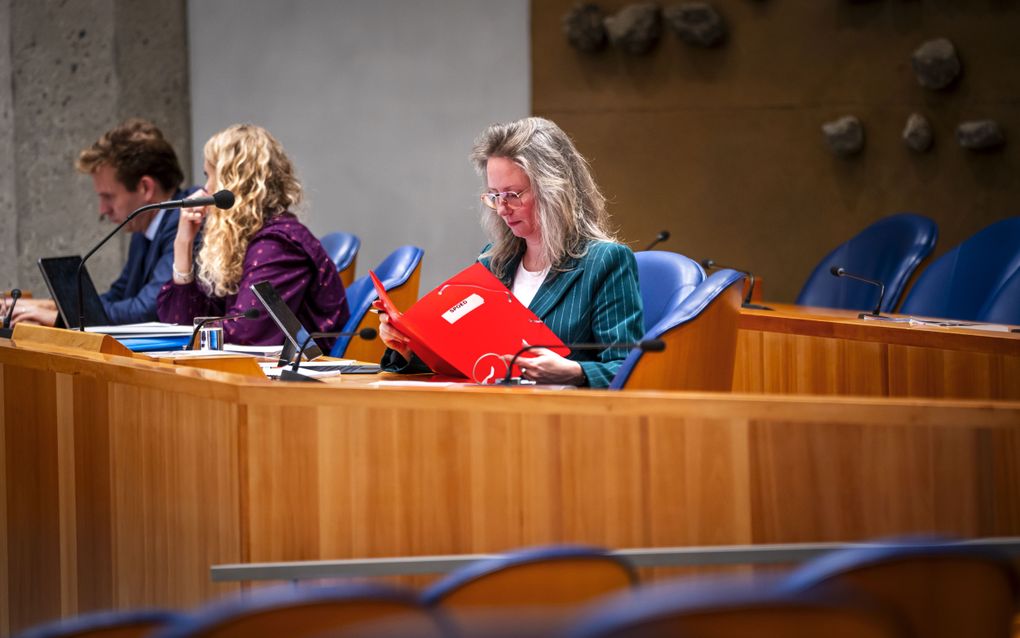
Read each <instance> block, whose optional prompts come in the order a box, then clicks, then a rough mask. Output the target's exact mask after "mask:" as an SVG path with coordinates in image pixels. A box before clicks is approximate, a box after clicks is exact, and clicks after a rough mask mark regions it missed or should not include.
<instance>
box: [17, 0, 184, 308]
mask: <svg viewBox="0 0 1020 638" xmlns="http://www.w3.org/2000/svg"><path fill="white" fill-rule="evenodd" d="M185 22H186V20H185V4H184V0H77V1H76V2H66V1H59V0H0V228H2V229H3V231H2V233H0V251H2V252H0V289H6V288H9V287H12V286H21V287H22V288H27V289H30V290H31V291H32V292H33V293H34V294H36V295H38V296H45V295H46V290H45V285H44V284H43V282H42V279H41V277H40V276H39V272H38V268H37V267H36V265H35V262H36V260H37V259H38V258H39V257H43V256H48V255H65V254H75V253H78V254H81V253H84V252H85V251H86V250H87V249H88V248H89V247H91V245H93V244H94V243H95V242H96V241H98V240H99V239H100V238H101V237H102V236H104V235H105V234H106V233H107V232H109V230H110V226H109V225H107V224H104V223H100V222H99V221H98V214H97V212H96V211H97V207H96V201H95V196H94V194H93V191H92V183H91V180H90V179H89V177H88V176H86V175H79V174H78V173H76V172H75V170H74V160H75V158H76V157H77V155H78V152H79V151H80V150H81V149H82V148H83V147H85V146H87V145H89V144H91V143H92V142H93V141H95V139H96V138H98V137H99V136H100V135H101V134H102V133H103V131H105V130H106V129H108V128H110V127H111V126H113V125H114V124H116V123H117V122H119V121H121V120H123V119H125V118H128V117H135V116H140V117H147V118H149V119H152V120H154V121H155V122H156V123H157V124H159V125H160V126H161V127H163V129H164V131H165V132H166V133H167V135H168V136H169V138H170V140H171V142H172V143H173V144H174V146H175V147H176V148H177V151H178V153H179V154H180V156H181V159H182V161H183V162H184V163H185V165H186V164H187V161H186V159H187V157H188V156H190V154H191V150H190V147H189V143H190V120H189V113H188V110H189V109H188V107H189V100H188V81H187V54H186V47H187V41H186V32H185V28H184V25H185ZM185 170H187V166H185ZM126 240H127V238H126V237H122V238H119V239H118V240H114V241H113V242H112V243H111V244H110V245H108V246H107V247H106V249H104V250H103V251H102V252H100V253H98V254H97V255H96V256H95V257H94V258H93V259H92V260H90V262H89V270H90V271H91V272H92V275H93V278H94V279H95V281H96V286H97V287H98V288H99V289H100V290H105V289H106V288H107V287H108V285H109V283H110V282H112V281H113V279H114V278H115V277H116V275H117V274H118V273H119V271H120V268H121V266H122V264H123V262H124V258H125V256H126V245H127V241H126Z"/></svg>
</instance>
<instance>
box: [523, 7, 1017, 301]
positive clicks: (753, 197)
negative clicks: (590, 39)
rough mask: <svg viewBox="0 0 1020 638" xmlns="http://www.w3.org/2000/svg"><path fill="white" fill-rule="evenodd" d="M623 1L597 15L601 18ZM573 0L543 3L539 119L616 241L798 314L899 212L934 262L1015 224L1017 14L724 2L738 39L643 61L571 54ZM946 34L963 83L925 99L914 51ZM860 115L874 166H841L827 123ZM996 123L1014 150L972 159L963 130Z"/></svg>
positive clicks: (536, 46) (663, 52) (668, 49)
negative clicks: (852, 252) (845, 251)
mask: <svg viewBox="0 0 1020 638" xmlns="http://www.w3.org/2000/svg"><path fill="white" fill-rule="evenodd" d="M625 4H627V3H626V2H623V1H620V0H603V1H602V2H601V3H600V5H601V6H602V8H603V9H604V10H606V11H607V12H613V11H616V10H617V9H618V8H620V7H622V6H624V5H625ZM572 5H573V0H537V1H535V2H532V8H531V10H532V106H533V112H534V113H535V114H536V115H541V116H544V117H548V118H550V119H553V120H555V121H556V122H557V123H559V124H560V125H561V126H562V127H563V128H564V129H565V130H566V131H567V132H568V133H569V134H570V135H571V136H573V137H574V139H575V141H576V142H577V144H578V146H579V148H580V149H581V151H582V153H584V154H585V155H586V156H587V157H588V158H589V159H590V160H591V162H592V165H593V167H594V169H595V172H596V176H597V178H598V179H599V182H600V184H601V185H602V187H603V189H604V190H605V193H606V195H607V197H609V199H610V202H611V208H610V209H611V211H612V213H613V215H614V219H615V220H616V223H617V224H618V225H619V227H620V230H621V235H622V238H623V239H624V240H625V241H628V242H631V245H632V246H633V247H635V248H636V249H637V248H640V247H643V246H644V245H645V243H646V242H648V241H650V240H651V239H652V238H653V237H654V236H655V234H656V233H657V232H658V231H659V230H660V229H663V228H667V229H669V230H670V231H671V232H672V233H673V238H672V239H671V240H670V241H669V242H668V243H666V244H664V245H663V248H666V249H670V250H675V251H678V252H681V253H684V254H686V255H688V256H690V257H692V258H695V259H699V260H700V259H702V258H705V257H712V258H714V259H716V260H717V261H719V262H726V263H730V264H733V265H736V266H744V267H746V268H749V269H752V270H754V271H755V272H756V273H758V274H760V275H762V276H763V277H764V278H765V286H766V288H765V296H766V298H767V299H773V300H777V301H792V300H793V299H794V298H795V297H796V295H797V293H798V291H799V290H800V286H801V285H802V284H803V282H804V280H805V279H806V277H807V275H808V274H809V273H810V271H811V269H812V268H813V267H814V266H815V264H816V263H817V262H818V260H819V259H821V258H822V257H823V256H824V254H825V253H827V252H828V251H829V250H830V249H831V248H833V247H834V246H836V245H837V244H839V243H840V242H842V241H844V240H846V239H847V238H849V237H850V236H852V235H853V234H855V233H856V232H858V231H859V230H860V229H862V228H863V227H864V226H866V225H867V224H869V223H871V222H873V221H875V220H876V219H878V218H880V217H882V216H885V215H887V214H890V213H894V212H898V211H913V212H917V213H922V214H925V215H928V216H929V217H932V218H933V219H934V220H935V221H936V222H937V223H938V225H939V229H940V238H939V243H938V246H937V247H936V253H935V254H936V255H938V254H941V253H942V252H944V251H945V250H946V249H947V248H949V247H952V246H954V245H955V244H957V243H959V242H960V241H962V240H963V239H965V238H966V237H967V236H969V235H970V234H972V233H974V232H975V231H977V230H979V229H980V228H982V227H984V226H986V225H987V224H989V223H991V222H993V221H996V220H998V219H1002V218H1004V217H1007V216H1009V215H1016V214H1020V171H1018V168H1020V36H1018V34H1020V2H1017V1H1016V0H968V1H966V2H960V1H958V0H909V1H907V0H871V1H863V2H861V1H857V2H852V1H851V0H824V1H820V0H785V1H784V0H715V2H714V6H715V7H716V8H717V9H719V11H720V12H721V13H723V14H724V15H725V17H726V19H727V21H728V23H729V27H730V37H729V39H728V41H727V43H726V45H725V46H723V47H722V48H717V49H709V50H705V49H695V48H693V47H690V46H688V45H685V44H684V43H682V42H680V41H679V40H678V39H677V38H676V36H674V35H673V34H672V33H671V32H669V31H668V30H664V32H663V38H662V40H661V42H660V43H659V46H658V47H657V48H656V49H655V50H654V51H653V52H652V53H651V54H649V55H648V56H647V57H633V56H627V55H625V54H623V53H620V52H618V51H616V50H613V49H611V48H610V49H608V50H606V51H604V52H602V53H599V54H595V55H588V54H582V53H580V52H577V51H575V50H574V49H572V48H570V47H569V45H568V44H567V42H566V38H565V37H564V36H563V32H562V28H561V19H562V16H563V15H564V14H565V13H566V12H567V11H568V10H569V9H570V7H571V6H572ZM943 36H944V37H948V38H950V39H951V40H952V41H953V42H954V43H955V44H956V47H957V50H958V53H959V55H960V57H961V60H962V62H963V66H964V71H963V75H962V77H961V78H960V79H959V80H958V82H957V84H956V85H955V87H954V88H953V89H952V90H950V91H947V92H938V93H934V92H931V91H929V90H926V89H923V88H921V87H920V86H919V85H918V83H917V81H916V79H915V77H914V74H913V71H912V69H911V66H910V54H911V52H912V51H913V50H914V49H915V48H916V47H918V46H919V45H920V44H921V43H923V42H924V41H926V40H928V39H930V38H935V37H943ZM912 111H920V112H921V113H924V114H925V115H926V116H927V117H928V118H929V119H930V120H931V122H932V124H933V127H934V130H935V147H934V148H933V149H932V150H931V151H929V153H928V154H926V155H918V154H916V153H914V152H913V151H911V150H909V149H907V148H906V147H905V146H904V145H903V143H902V141H901V139H900V134H901V131H902V129H903V125H904V123H905V121H906V119H907V116H908V115H909V114H910V113H911V112H912ZM844 114H855V115H857V116H858V117H859V118H860V119H861V120H862V121H863V123H864V125H865V129H866V140H867V143H866V147H865V149H864V152H863V153H862V154H861V155H860V156H858V157H855V158H852V159H840V158H837V157H835V156H833V155H832V154H831V153H830V152H829V151H828V149H827V148H826V146H825V143H824V141H823V138H822V134H821V129H820V127H821V125H822V123H824V122H826V121H829V120H832V119H835V118H837V117H839V116H841V115H844ZM978 118H994V119H997V120H998V121H999V122H1000V124H1001V125H1002V126H1003V127H1004V129H1005V131H1006V135H1007V138H1008V143H1007V146H1006V147H1005V148H1004V149H1002V150H1001V151H998V152H992V153H987V154H975V153H973V152H970V151H967V150H965V149H962V148H960V147H959V146H958V145H957V143H956V140H955V128H956V125H957V123H959V122H960V121H962V120H967V119H978Z"/></svg>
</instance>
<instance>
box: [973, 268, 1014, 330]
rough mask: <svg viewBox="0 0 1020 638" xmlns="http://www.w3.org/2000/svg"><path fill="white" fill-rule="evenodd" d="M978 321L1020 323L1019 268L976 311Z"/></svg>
mask: <svg viewBox="0 0 1020 638" xmlns="http://www.w3.org/2000/svg"><path fill="white" fill-rule="evenodd" d="M977 320H978V321H986V322H988V323H1007V324H1013V325H1020V270H1018V271H1016V272H1015V273H1013V276H1012V277H1010V278H1009V279H1008V280H1007V281H1006V283H1004V284H1003V285H1002V287H1001V288H999V290H998V292H996V293H995V295H994V296H993V297H992V298H991V299H989V300H988V302H987V303H985V307H984V308H982V309H981V311H980V312H978V317H977Z"/></svg>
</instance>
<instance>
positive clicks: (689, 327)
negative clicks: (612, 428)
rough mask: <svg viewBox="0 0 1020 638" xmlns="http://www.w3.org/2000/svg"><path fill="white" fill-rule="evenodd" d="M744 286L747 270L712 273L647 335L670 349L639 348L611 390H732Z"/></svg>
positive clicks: (621, 369) (625, 361)
mask: <svg viewBox="0 0 1020 638" xmlns="http://www.w3.org/2000/svg"><path fill="white" fill-rule="evenodd" d="M743 285H744V274H743V273H740V272H737V271H735V270H729V269H722V270H717V271H716V272H714V273H712V274H711V275H710V276H709V277H708V278H707V279H705V281H703V282H702V283H701V284H700V285H699V286H698V287H697V288H695V289H694V291H693V292H691V294H690V295H688V296H687V297H685V298H684V299H683V301H681V302H680V303H679V304H678V305H677V306H674V307H673V309H672V310H671V311H670V312H669V314H667V315H666V316H665V317H664V318H662V319H661V320H660V321H659V322H658V323H657V324H655V325H654V326H652V328H651V329H650V330H648V331H647V332H646V333H645V335H644V337H643V338H644V339H662V340H663V341H665V342H666V350H665V352H661V353H648V354H646V353H644V352H642V351H640V350H633V351H632V352H631V353H630V355H629V356H628V357H627V358H626V359H625V360H624V362H623V365H622V366H621V367H620V369H619V370H618V371H617V373H616V376H615V377H613V381H612V383H610V384H609V388H610V389H611V390H621V389H624V388H628V389H638V390H706V391H720V392H724V391H729V390H730V389H732V387H733V366H734V360H735V357H736V352H737V321H738V320H739V317H740V303H741V294H742V289H743Z"/></svg>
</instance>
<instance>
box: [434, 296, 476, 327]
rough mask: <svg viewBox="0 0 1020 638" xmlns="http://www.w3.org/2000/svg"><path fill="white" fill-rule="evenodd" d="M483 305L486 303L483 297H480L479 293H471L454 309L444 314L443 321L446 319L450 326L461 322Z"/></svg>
mask: <svg viewBox="0 0 1020 638" xmlns="http://www.w3.org/2000/svg"><path fill="white" fill-rule="evenodd" d="M483 303H485V300H484V299H482V296H481V295H479V294H478V293H477V292H475V293H471V294H470V295H468V296H467V297H465V298H464V299H461V300H460V301H458V302H457V303H456V304H455V305H454V306H453V308H450V309H449V310H447V311H446V312H444V313H443V319H446V321H447V322H448V323H450V324H454V323H457V322H458V321H460V319H461V318H462V317H464V316H465V315H467V314H468V313H469V312H471V311H472V310H474V309H475V308H477V307H479V306H481V305H482V304H483Z"/></svg>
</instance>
